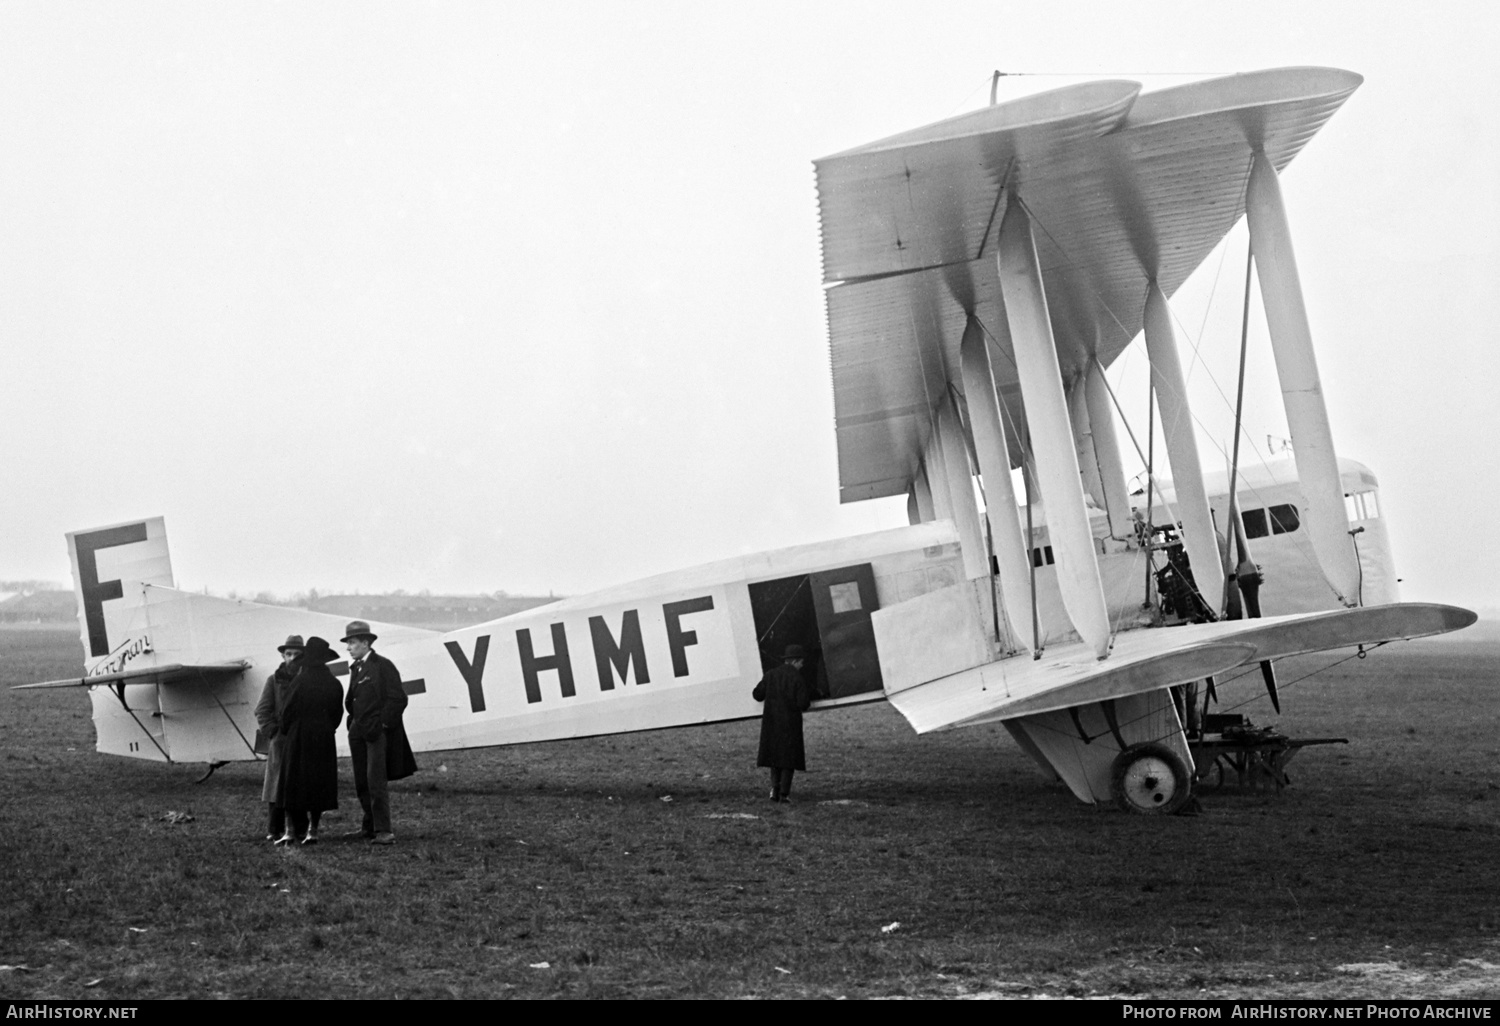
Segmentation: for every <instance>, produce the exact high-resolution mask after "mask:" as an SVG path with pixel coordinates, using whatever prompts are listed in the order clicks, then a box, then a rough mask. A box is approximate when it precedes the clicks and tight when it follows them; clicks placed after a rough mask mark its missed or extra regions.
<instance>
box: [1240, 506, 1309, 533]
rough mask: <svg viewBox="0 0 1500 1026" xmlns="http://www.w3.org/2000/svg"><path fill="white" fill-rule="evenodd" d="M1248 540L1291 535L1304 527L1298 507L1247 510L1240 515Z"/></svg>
mask: <svg viewBox="0 0 1500 1026" xmlns="http://www.w3.org/2000/svg"><path fill="white" fill-rule="evenodd" d="M1240 519H1241V520H1242V521H1243V522H1244V524H1245V537H1246V538H1264V537H1265V536H1266V535H1268V534H1289V533H1291V532H1292V531H1295V530H1296V529H1297V528H1299V527H1301V526H1302V518H1301V517H1299V516H1298V515H1297V507H1296V506H1293V505H1292V504H1291V503H1283V504H1282V505H1280V506H1272V507H1271V508H1270V509H1247V510H1245V511H1243V512H1242V513H1241V514H1240Z"/></svg>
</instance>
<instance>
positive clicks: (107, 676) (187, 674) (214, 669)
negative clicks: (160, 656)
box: [11, 659, 250, 691]
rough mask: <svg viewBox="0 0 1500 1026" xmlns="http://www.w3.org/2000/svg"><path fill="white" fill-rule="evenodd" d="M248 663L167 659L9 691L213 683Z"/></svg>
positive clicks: (18, 686)
mask: <svg viewBox="0 0 1500 1026" xmlns="http://www.w3.org/2000/svg"><path fill="white" fill-rule="evenodd" d="M249 668H250V664H249V663H248V662H246V661H245V660H243V659H240V660H236V661H234V662H229V663H204V664H201V665H192V666H189V665H186V664H184V663H169V664H168V665H166V666H142V667H140V668H139V669H135V670H121V671H120V672H119V673H101V674H99V675H98V676H97V677H68V678H66V679H64V680H45V681H42V682H41V683H40V684H16V685H13V686H12V687H11V690H12V691H29V690H31V689H33V688H89V687H93V686H94V685H95V684H183V683H188V682H194V681H202V682H203V683H205V684H212V683H214V682H215V681H217V680H219V679H221V678H224V677H233V676H235V675H236V674H240V673H244V672H245V671H246V670H248V669H249Z"/></svg>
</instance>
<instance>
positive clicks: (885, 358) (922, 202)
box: [815, 68, 1362, 502]
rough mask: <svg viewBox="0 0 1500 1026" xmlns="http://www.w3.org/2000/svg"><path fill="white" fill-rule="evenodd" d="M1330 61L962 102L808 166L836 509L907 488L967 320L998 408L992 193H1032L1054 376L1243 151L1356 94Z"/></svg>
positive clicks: (1124, 341)
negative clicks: (981, 104) (963, 110)
mask: <svg viewBox="0 0 1500 1026" xmlns="http://www.w3.org/2000/svg"><path fill="white" fill-rule="evenodd" d="M1361 81H1362V80H1361V78H1360V76H1358V75H1356V74H1353V73H1352V72H1347V71H1338V70H1334V69H1328V68H1286V69H1279V70H1274V71H1262V72H1255V73H1252V74H1246V75H1232V76H1229V77H1227V78H1219V79H1212V80H1209V81H1206V82H1196V83H1192V84H1190V85H1185V86H1180V87H1177V88H1173V89H1164V90H1161V91H1160V92H1155V93H1146V94H1140V93H1139V90H1140V87H1139V85H1137V84H1136V83H1133V82H1118V81H1106V82H1094V83H1088V84H1086V85H1081V86H1073V87H1069V88H1066V89H1060V90H1055V91H1053V92H1051V93H1045V94H1042V95H1040V96H1033V97H1028V98H1026V99H1022V100H1016V101H1013V102H1011V103H1005V104H1000V105H998V106H995V107H989V108H986V109H984V110H980V111H975V112H973V113H970V114H965V115H962V116H960V117H957V118H952V119H949V120H948V121H944V122H939V123H938V124H935V125H931V126H928V127H926V128H922V129H917V130H915V131H913V132H907V133H904V134H902V135H898V136H894V137H892V138H890V139H885V140H882V141H880V142H876V143H871V144H869V145H868V146H862V147H859V148H857V149H853V150H848V151H845V152H843V153H839V154H835V155H834V156H831V157H826V158H824V159H823V160H819V161H816V162H815V164H816V169H817V177H818V200H819V210H820V214H821V219H822V241H823V277H824V281H825V282H828V283H840V284H835V285H834V286H833V287H832V288H830V289H829V290H828V323H829V335H830V343H831V350H832V363H833V383H834V408H835V419H836V427H837V432H838V447H839V484H840V495H841V498H842V499H843V501H845V502H851V501H855V500H859V499H867V498H876V497H879V496H883V495H898V494H901V493H903V492H905V491H906V488H907V484H908V483H909V482H910V480H911V476H912V471H913V468H914V467H915V466H916V464H917V462H918V460H919V458H920V454H921V447H922V445H923V443H924V442H925V440H926V438H927V434H928V432H929V430H930V427H929V425H930V417H929V414H930V412H931V411H932V409H933V406H934V404H935V403H936V402H937V401H938V400H939V399H940V398H942V397H943V396H944V395H945V394H946V392H947V389H948V383H949V382H950V381H954V382H957V381H958V379H959V375H958V374H957V373H956V372H955V373H950V371H956V368H957V367H958V362H959V360H958V347H959V343H960V340H961V338H962V335H963V330H964V325H965V323H966V320H967V318H968V317H969V316H970V315H973V316H975V317H977V318H978V319H979V321H980V322H981V323H982V324H983V325H984V326H985V328H986V329H987V330H988V331H989V332H990V336H991V340H992V343H993V349H994V351H996V352H997V353H998V355H996V356H995V358H994V359H992V361H991V362H992V364H993V367H994V374H995V382H996V385H997V386H998V387H999V388H1000V389H1001V391H1002V392H1003V393H1006V394H1005V398H1006V402H1007V405H1008V406H1009V405H1010V403H1011V402H1012V395H1013V393H1015V391H1016V388H1017V379H1016V373H1015V369H1014V366H1013V363H1012V361H1011V358H1010V352H1009V331H1008V330H1007V328H1006V325H1005V317H1004V316H1003V313H1002V311H1001V308H1000V306H999V300H998V292H999V286H998V283H997V280H996V271H995V263H994V259H993V257H994V233H995V231H996V230H997V229H998V227H999V223H998V222H999V218H998V216H997V212H998V213H1003V210H1002V209H1001V206H1000V201H1001V190H1002V189H1008V190H1010V191H1011V192H1012V193H1013V194H1014V195H1016V196H1018V197H1019V198H1020V200H1021V201H1022V202H1024V203H1025V204H1026V207H1027V209H1028V210H1029V211H1030V213H1031V216H1032V221H1033V223H1034V224H1035V226H1036V243H1037V254H1038V258H1039V260H1040V263H1041V268H1042V272H1043V277H1044V279H1045V281H1046V290H1047V302H1048V307H1049V310H1050V312H1051V317H1052V325H1053V332H1054V334H1055V336H1056V338H1057V341H1058V356H1059V360H1060V362H1061V364H1062V367H1061V370H1062V374H1063V378H1064V380H1067V379H1069V378H1071V377H1072V376H1073V375H1074V374H1076V373H1077V372H1078V370H1079V369H1080V368H1081V367H1082V366H1083V361H1084V360H1085V359H1087V358H1088V357H1089V356H1092V355H1097V356H1098V358H1099V360H1100V361H1101V362H1102V363H1104V364H1105V365H1106V366H1107V365H1108V364H1109V363H1110V361H1112V360H1113V359H1114V358H1115V357H1116V356H1118V355H1119V353H1120V352H1121V351H1122V350H1123V349H1124V348H1125V347H1126V346H1127V345H1128V344H1129V343H1130V340H1131V339H1132V338H1133V337H1135V335H1136V333H1137V332H1139V330H1140V328H1141V320H1142V304H1143V302H1144V299H1145V295H1146V285H1147V282H1148V281H1149V280H1150V279H1152V278H1154V279H1156V281H1157V282H1158V283H1159V284H1160V286H1161V288H1162V291H1163V292H1164V293H1166V294H1167V295H1168V296H1170V295H1171V294H1172V293H1173V292H1175V291H1176V289H1177V288H1178V286H1180V285H1181V284H1182V282H1183V281H1184V280H1185V279H1186V278H1187V276H1188V275H1189V274H1190V273H1191V272H1192V271H1193V269H1194V268H1196V267H1197V266H1198V265H1199V264H1200V263H1201V262H1202V261H1203V259H1204V258H1205V257H1206V256H1207V255H1208V254H1209V252H1210V251H1212V249H1213V248H1214V246H1215V245H1217V244H1218V242H1219V240H1220V239H1222V238H1223V237H1224V235H1225V234H1226V233H1228V231H1229V229H1230V228H1231V227H1232V226H1233V225H1234V224H1235V222H1236V221H1238V220H1239V218H1240V217H1241V216H1242V215H1243V213H1244V209H1245V205H1244V203H1245V183H1246V180H1247V178H1248V175H1249V168H1250V161H1251V155H1252V153H1253V152H1254V151H1255V150H1264V152H1265V154H1266V156H1267V157H1268V158H1269V159H1270V161H1271V162H1272V164H1274V166H1275V167H1276V169H1277V170H1278V171H1279V170H1280V169H1281V168H1283V167H1285V166H1286V165H1287V164H1288V163H1290V162H1291V160H1292V158H1293V157H1295V156H1296V155H1297V153H1298V152H1299V151H1300V150H1301V149H1302V147H1303V146H1304V145H1305V144H1306V143H1307V141H1308V140H1309V139H1310V138H1311V137H1312V136H1313V134H1314V133H1316V132H1317V131H1318V129H1319V128H1321V127H1322V125H1323V123H1324V122H1325V121H1327V120H1328V118H1329V117H1331V116H1332V114H1333V113H1334V111H1336V110H1337V109H1338V108H1339V106H1340V105H1341V104H1342V103H1343V102H1344V100H1345V99H1347V98H1348V96H1349V95H1350V94H1351V93H1352V92H1353V91H1354V90H1355V88H1357V87H1358V85H1359V83H1360V82H1361Z"/></svg>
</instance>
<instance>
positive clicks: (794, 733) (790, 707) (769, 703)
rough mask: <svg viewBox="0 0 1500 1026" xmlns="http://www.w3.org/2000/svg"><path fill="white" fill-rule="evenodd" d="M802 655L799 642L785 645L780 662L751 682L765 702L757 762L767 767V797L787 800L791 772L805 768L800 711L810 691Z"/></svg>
mask: <svg viewBox="0 0 1500 1026" xmlns="http://www.w3.org/2000/svg"><path fill="white" fill-rule="evenodd" d="M805 658H806V653H805V652H803V650H802V646H801V645H788V646H787V647H786V656H785V660H784V661H783V662H782V664H781V665H780V666H778V667H776V668H775V669H774V670H772V671H771V672H770V673H767V674H766V675H765V676H764V677H762V678H761V679H760V683H759V684H757V685H755V691H754V698H755V700H756V701H757V702H764V703H765V711H764V712H762V713H761V717H760V757H759V758H758V759H757V760H756V765H757V766H766V767H769V768H770V770H771V801H773V802H786V801H791V795H792V773H793V772H794V771H795V770H805V769H807V755H806V752H805V751H804V750H803V747H802V711H803V710H804V709H806V708H807V707H808V705H809V704H811V702H812V694H811V693H810V692H809V691H808V688H807V683H806V682H805V681H804V680H803V679H802V663H803V661H804V659H805Z"/></svg>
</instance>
